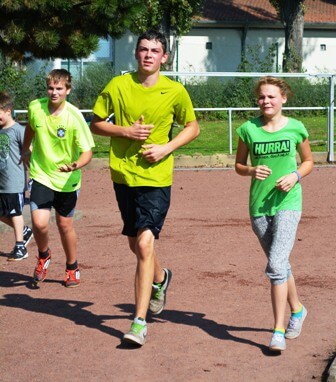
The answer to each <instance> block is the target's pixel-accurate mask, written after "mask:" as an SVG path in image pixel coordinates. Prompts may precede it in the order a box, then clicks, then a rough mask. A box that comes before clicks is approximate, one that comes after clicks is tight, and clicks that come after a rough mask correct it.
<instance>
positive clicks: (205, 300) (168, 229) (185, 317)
mask: <svg viewBox="0 0 336 382" xmlns="http://www.w3.org/2000/svg"><path fill="white" fill-rule="evenodd" d="M249 181H250V179H249V178H244V177H240V176H238V175H236V174H235V172H234V171H233V170H230V169H229V170H219V169H217V170H188V171H184V170H178V171H175V183H174V186H173V197H172V205H171V209H170V211H169V214H168V217H167V220H166V224H165V226H164V229H163V232H162V234H161V237H160V240H159V241H157V242H156V245H157V252H158V253H159V256H160V258H161V261H162V264H163V266H166V267H169V268H170V269H171V270H172V272H173V279H172V282H171V284H170V289H169V292H168V297H167V306H166V309H165V310H164V311H163V313H162V314H161V315H160V316H156V317H154V316H153V317H151V316H148V322H149V326H148V340H147V343H146V344H145V346H143V347H142V348H137V349H134V348H130V347H128V346H123V345H121V344H120V339H121V337H122V335H123V333H124V332H125V331H127V330H128V329H129V326H130V323H131V319H132V312H133V303H134V298H133V276H134V271H135V258H134V256H133V255H131V254H130V251H129V250H128V248H127V240H126V238H125V237H122V236H121V235H120V234H119V232H120V229H121V221H120V217H119V212H118V210H117V205H116V202H115V198H114V193H113V189H112V184H111V181H110V177H109V171H108V169H107V168H99V169H94V168H87V169H85V170H84V171H83V185H82V190H81V195H80V200H79V204H78V215H77V216H78V220H77V221H76V230H77V234H78V237H79V261H80V264H81V269H82V283H81V285H80V287H78V288H74V289H66V288H65V287H63V286H62V284H61V280H62V278H63V273H64V264H65V257H64V254H63V251H62V248H61V244H60V240H59V237H58V233H57V229H56V226H55V223H52V224H51V232H50V247H51V250H52V254H53V255H52V262H51V265H50V267H49V271H48V276H47V280H46V281H45V282H44V283H42V284H41V285H40V286H39V287H38V288H34V287H33V285H32V283H31V281H32V277H31V275H32V272H33V268H34V266H35V261H36V260H35V256H36V252H37V250H36V244H35V242H34V241H32V242H31V244H29V247H28V248H29V253H30V256H29V258H28V259H27V260H23V261H20V262H17V263H13V262H7V261H6V257H5V255H4V254H3V255H2V256H1V257H0V264H1V272H0V286H1V297H0V305H1V310H0V316H1V342H0V350H1V362H0V380H1V382H13V381H18V382H26V381H27V382H33V381H43V380H45V381H51V382H58V381H60V382H61V381H62V382H63V381H71V382H77V381H138V382H139V381H162V382H164V381H244V382H245V381H249V382H251V381H258V382H259V381H261V382H263V381H267V382H272V381H277V382H289V381H295V382H301V381H302V382H304V381H310V380H314V379H315V380H319V381H320V380H321V376H322V375H323V373H324V371H325V369H326V367H327V364H328V360H329V359H330V357H331V355H332V354H333V352H334V351H335V344H336V331H335V316H336V304H335V285H336V275H335V263H336V251H335V226H336V197H335V194H336V171H335V168H333V167H324V168H315V169H314V171H313V173H312V174H311V175H310V176H309V177H307V178H305V179H304V180H303V181H302V184H303V190H304V191H303V192H304V210H303V217H302V220H301V223H300V226H299V230H298V235H297V241H296V244H295V248H294V250H293V253H292V257H291V263H292V267H293V271H294V275H295V277H296V281H297V285H298V290H299V293H300V297H301V300H302V302H303V303H304V304H305V306H306V307H307V309H308V317H307V320H306V322H305V325H304V328H303V332H302V334H301V336H300V337H299V338H298V339H296V340H292V341H289V340H288V341H287V350H286V351H285V352H283V353H282V354H281V355H278V354H271V353H270V352H269V350H268V343H269V340H270V337H271V329H272V325H273V319H272V309H271V303H270V290H269V289H270V288H269V282H268V280H267V278H266V276H265V275H264V268H265V264H266V262H265V257H264V254H263V253H262V251H261V249H260V246H259V244H258V242H257V239H256V237H255V236H254V234H253V233H252V231H251V228H250V223H249V217H248V207H247V205H248V189H249ZM26 208H27V207H26ZM12 245H13V234H12V232H9V231H6V232H2V233H0V248H1V250H2V251H3V252H8V251H9V250H10V249H11V247H12Z"/></svg>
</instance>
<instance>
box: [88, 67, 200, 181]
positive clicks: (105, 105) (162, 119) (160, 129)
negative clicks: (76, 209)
mask: <svg viewBox="0 0 336 382" xmlns="http://www.w3.org/2000/svg"><path fill="white" fill-rule="evenodd" d="M93 112H94V114H96V115H97V116H98V117H100V118H102V119H106V118H107V117H108V116H109V115H110V114H111V113H114V114H115V123H116V125H119V126H131V125H132V124H133V123H134V122H135V121H137V120H138V119H139V118H140V116H141V115H143V116H144V117H145V120H144V123H145V124H153V125H154V128H153V129H152V130H151V134H150V135H149V137H148V138H147V140H146V141H145V142H144V141H134V140H130V139H126V138H122V137H112V138H111V142H110V168H111V176H112V180H113V181H114V182H116V183H121V184H126V185H128V186H130V187H135V186H149V187H166V186H170V185H171V184H172V177H173V166H174V159H173V155H172V154H170V155H168V156H166V157H165V158H163V159H162V160H161V161H159V162H157V163H154V164H153V163H149V162H147V161H146V160H145V159H144V158H143V157H142V149H141V146H142V145H143V144H150V143H154V144H165V143H167V142H168V141H169V132H170V130H171V126H172V123H173V121H174V120H176V121H177V123H178V124H180V125H183V126H185V125H186V124H187V123H188V122H191V121H194V120H195V119H196V117H195V113H194V109H193V105H192V103H191V100H190V97H189V95H188V93H187V91H186V90H185V88H184V86H183V85H182V84H180V83H178V82H176V81H172V80H170V79H169V78H167V77H165V76H163V75H160V76H159V79H158V82H157V83H156V84H155V85H154V86H152V87H150V88H146V87H144V86H142V84H141V83H140V82H139V80H138V75H137V73H129V74H126V75H123V76H118V77H115V78H113V79H112V80H111V81H110V82H109V83H108V84H107V86H106V87H105V89H104V90H103V91H102V93H101V94H100V95H99V96H98V99H97V101H96V103H95V105H94V108H93Z"/></svg>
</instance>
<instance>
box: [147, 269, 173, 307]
mask: <svg viewBox="0 0 336 382" xmlns="http://www.w3.org/2000/svg"><path fill="white" fill-rule="evenodd" d="M163 270H164V272H165V274H166V277H165V282H164V283H163V284H162V285H156V284H153V286H152V295H151V299H150V301H149V310H150V311H151V312H152V314H160V313H161V312H162V311H163V309H164V307H165V305H166V300H167V289H168V286H169V283H170V280H171V278H172V272H171V271H170V270H169V269H166V268H163Z"/></svg>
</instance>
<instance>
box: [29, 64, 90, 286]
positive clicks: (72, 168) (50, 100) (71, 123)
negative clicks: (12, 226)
mask: <svg viewBox="0 0 336 382" xmlns="http://www.w3.org/2000/svg"><path fill="white" fill-rule="evenodd" d="M46 83H47V93H48V97H46V98H40V99H36V100H34V101H32V102H31V103H30V105H29V109H28V119H29V121H28V125H27V127H26V131H25V137H24V142H23V150H22V151H23V154H22V160H23V161H24V162H25V163H26V164H27V165H29V170H30V177H31V193H30V208H31V216H32V224H33V232H34V237H35V241H36V244H37V247H38V262H37V265H36V267H35V269H34V281H35V282H42V281H44V279H45V278H46V274H47V269H48V266H49V263H50V259H51V251H50V249H49V237H48V226H49V220H50V214H51V208H52V207H53V208H54V209H55V215H56V224H57V227H58V231H59V233H60V237H61V242H62V246H63V249H64V252H65V256H66V270H65V278H64V284H65V286H66V287H76V286H78V285H79V283H80V270H79V266H78V263H77V236H76V232H75V229H74V225H73V215H74V211H75V206H76V202H77V198H78V194H79V189H80V186H81V170H80V169H81V168H82V167H84V166H85V165H86V164H88V163H89V162H90V160H91V158H92V151H91V148H92V147H93V146H94V141H93V138H92V135H91V132H90V129H89V128H88V126H87V123H86V121H85V119H84V117H83V115H82V114H81V112H80V111H79V110H78V109H77V108H76V107H75V106H73V105H72V104H70V103H69V102H67V101H66V97H67V95H68V94H69V93H70V91H71V74H70V73H69V72H68V71H67V70H64V69H55V70H52V71H51V72H50V73H49V75H48V76H47V79H46ZM31 144H32V151H31V150H30V146H31Z"/></svg>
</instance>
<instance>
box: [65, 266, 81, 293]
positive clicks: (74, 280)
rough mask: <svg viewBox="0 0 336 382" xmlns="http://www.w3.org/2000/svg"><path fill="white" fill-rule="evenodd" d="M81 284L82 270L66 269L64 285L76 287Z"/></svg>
mask: <svg viewBox="0 0 336 382" xmlns="http://www.w3.org/2000/svg"><path fill="white" fill-rule="evenodd" d="M79 284H80V270H79V268H77V269H75V270H70V269H66V270H65V277H64V285H65V286H66V287H67V288H75V287H77V286H78V285H79Z"/></svg>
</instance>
